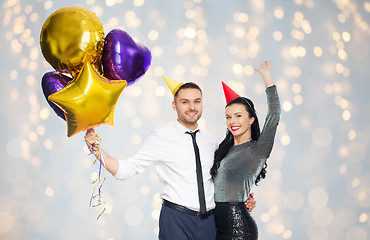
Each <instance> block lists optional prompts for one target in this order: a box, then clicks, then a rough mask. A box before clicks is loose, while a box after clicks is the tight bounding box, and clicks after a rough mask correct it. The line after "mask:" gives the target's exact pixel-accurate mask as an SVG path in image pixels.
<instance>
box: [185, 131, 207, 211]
mask: <svg viewBox="0 0 370 240" xmlns="http://www.w3.org/2000/svg"><path fill="white" fill-rule="evenodd" d="M198 131H199V130H196V131H195V132H186V133H187V134H190V136H191V138H192V139H193V147H194V152H195V163H196V167H197V182H198V197H199V204H200V212H201V213H205V212H206V200H205V197H204V186H203V174H202V164H201V163H200V155H199V148H198V145H197V142H196V140H195V134H196V133H197V132H198Z"/></svg>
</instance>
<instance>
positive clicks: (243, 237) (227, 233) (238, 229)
mask: <svg viewBox="0 0 370 240" xmlns="http://www.w3.org/2000/svg"><path fill="white" fill-rule="evenodd" d="M215 222H216V228H217V235H216V240H256V239H258V229H257V224H256V222H255V221H254V219H253V218H252V216H251V215H250V214H249V212H248V209H247V208H246V206H245V205H244V203H243V202H240V203H229V202H222V203H220V202H216V208H215Z"/></svg>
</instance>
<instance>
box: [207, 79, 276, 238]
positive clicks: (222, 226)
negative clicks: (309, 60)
mask: <svg viewBox="0 0 370 240" xmlns="http://www.w3.org/2000/svg"><path fill="white" fill-rule="evenodd" d="M266 96H267V105H268V112H267V115H266V119H265V124H264V126H263V129H262V131H261V135H260V137H259V139H258V141H254V140H252V141H249V142H246V143H243V144H240V145H236V146H233V147H232V148H231V149H230V151H229V152H228V154H227V155H226V156H225V158H224V159H223V160H222V161H221V163H220V167H219V168H218V170H217V175H216V176H215V177H214V185H215V202H216V209H215V221H216V227H217V237H216V239H217V240H219V239H220V240H224V239H227V240H229V239H233V240H234V239H244V240H246V239H248V240H249V239H257V238H258V230H257V226H256V224H255V222H254V220H253V218H252V217H251V216H250V214H249V212H248V211H247V210H246V207H245V206H244V204H243V203H244V202H245V201H246V200H247V199H248V196H249V193H250V191H251V188H252V186H253V185H254V182H255V181H256V178H257V176H258V175H259V173H260V172H261V170H262V168H263V166H264V165H265V163H266V160H267V158H268V157H269V156H270V153H271V151H272V147H273V144H274V138H275V133H276V129H277V125H278V123H279V119H280V102H279V96H278V93H277V89H276V86H275V85H274V86H271V87H268V88H266Z"/></svg>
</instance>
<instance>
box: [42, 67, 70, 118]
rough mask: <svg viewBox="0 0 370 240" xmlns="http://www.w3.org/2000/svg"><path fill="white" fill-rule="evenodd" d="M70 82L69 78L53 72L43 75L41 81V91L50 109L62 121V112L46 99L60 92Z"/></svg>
mask: <svg viewBox="0 0 370 240" xmlns="http://www.w3.org/2000/svg"><path fill="white" fill-rule="evenodd" d="M72 80H73V79H72V78H70V77H67V76H65V75H63V74H61V73H58V72H55V71H53V72H47V73H45V74H44V76H43V77H42V81H41V86H42V91H43V93H44V96H45V98H46V100H47V101H48V103H49V105H50V107H51V108H52V109H53V110H54V112H55V113H56V114H57V115H58V116H59V117H61V118H63V119H64V120H66V119H65V117H64V112H63V111H62V110H61V109H60V108H59V107H57V105H55V104H54V103H52V102H51V101H49V100H48V97H49V95H51V94H53V93H55V92H58V91H59V90H62V89H63V88H64V87H65V86H67V85H68V82H70V81H72Z"/></svg>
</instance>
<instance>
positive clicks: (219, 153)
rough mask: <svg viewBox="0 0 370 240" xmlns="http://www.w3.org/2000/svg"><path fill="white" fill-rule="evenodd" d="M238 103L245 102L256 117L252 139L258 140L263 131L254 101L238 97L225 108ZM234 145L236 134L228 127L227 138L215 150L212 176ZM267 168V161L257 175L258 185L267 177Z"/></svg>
mask: <svg viewBox="0 0 370 240" xmlns="http://www.w3.org/2000/svg"><path fill="white" fill-rule="evenodd" d="M236 103H240V104H243V105H244V106H245V108H246V110H247V112H248V113H249V116H250V117H254V122H253V123H252V125H251V137H252V141H257V140H258V138H259V137H260V134H261V132H260V126H259V123H258V117H257V114H256V110H255V109H254V104H253V102H252V101H251V100H250V99H248V98H245V97H238V98H236V99H234V100H233V101H231V102H229V103H228V104H227V105H226V107H225V108H227V107H228V106H230V105H232V104H236ZM233 146H234V136H233V135H232V133H231V132H230V131H229V129H227V130H226V137H225V139H224V140H223V141H222V142H221V143H220V145H219V146H218V149H217V150H216V152H215V160H214V162H213V166H212V168H211V170H210V173H211V175H212V177H214V176H216V175H217V169H218V168H219V167H220V164H221V161H222V159H224V157H225V156H226V155H227V154H228V152H229V151H230V149H231V148H232V147H233ZM266 168H267V164H266V163H265V166H264V167H263V168H262V170H261V172H260V174H259V175H258V176H257V179H256V181H255V184H256V185H257V183H258V182H259V181H260V180H261V178H262V179H263V178H265V177H266Z"/></svg>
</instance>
